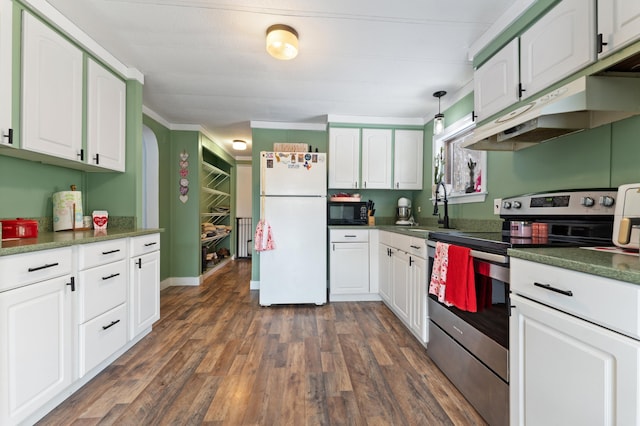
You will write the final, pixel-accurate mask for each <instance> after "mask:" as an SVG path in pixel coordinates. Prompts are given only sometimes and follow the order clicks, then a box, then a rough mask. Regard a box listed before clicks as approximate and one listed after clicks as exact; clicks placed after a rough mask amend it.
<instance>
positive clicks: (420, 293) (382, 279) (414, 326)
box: [378, 231, 428, 344]
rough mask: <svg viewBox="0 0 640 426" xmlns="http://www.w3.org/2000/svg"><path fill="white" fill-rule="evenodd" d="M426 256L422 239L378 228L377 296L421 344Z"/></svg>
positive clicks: (424, 327)
mask: <svg viewBox="0 0 640 426" xmlns="http://www.w3.org/2000/svg"><path fill="white" fill-rule="evenodd" d="M426 255H427V254H426V240H424V239H421V238H414V237H410V236H407V235H402V234H396V233H393V232H387V231H380V237H379V244H378V274H379V292H380V296H381V298H382V300H383V301H384V302H385V304H386V305H387V306H388V307H389V308H390V309H391V310H392V311H393V312H394V313H395V314H396V316H397V317H398V318H400V320H402V322H404V324H405V325H406V326H407V328H409V330H411V332H412V333H413V334H414V335H415V336H416V337H417V338H418V339H419V340H420V342H421V343H422V344H426V343H427V341H428V332H427V325H428V321H427V319H428V312H427V259H426Z"/></svg>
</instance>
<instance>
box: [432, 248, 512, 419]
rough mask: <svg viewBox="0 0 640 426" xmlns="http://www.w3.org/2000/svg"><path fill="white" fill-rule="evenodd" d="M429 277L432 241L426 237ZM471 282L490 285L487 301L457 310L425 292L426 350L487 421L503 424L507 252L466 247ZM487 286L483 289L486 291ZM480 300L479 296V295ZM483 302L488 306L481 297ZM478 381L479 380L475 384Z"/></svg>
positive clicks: (505, 413) (506, 376) (505, 404)
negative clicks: (472, 275) (471, 265)
mask: <svg viewBox="0 0 640 426" xmlns="http://www.w3.org/2000/svg"><path fill="white" fill-rule="evenodd" d="M427 253H428V256H429V267H428V273H429V279H428V281H427V285H428V282H429V281H430V280H431V270H432V268H433V261H434V256H435V242H434V241H428V243H427ZM471 254H472V256H473V257H474V270H475V271H476V277H475V279H476V283H482V284H483V285H484V286H486V285H490V290H491V296H490V307H487V308H484V309H482V310H479V312H466V311H461V310H460V309H457V308H455V307H453V306H446V305H444V304H442V303H440V302H438V300H437V298H436V296H434V295H429V299H428V306H429V311H428V312H429V320H430V321H429V343H428V345H427V355H429V357H430V358H431V359H432V360H433V361H434V363H435V364H436V365H437V366H438V367H439V368H440V370H442V371H443V372H444V373H445V374H446V376H447V377H448V378H449V379H450V380H451V382H452V383H453V384H454V385H455V386H456V388H458V390H459V391H460V392H461V393H462V394H463V395H464V396H465V397H466V398H467V399H468V400H469V402H471V404H472V405H473V406H474V407H475V408H476V410H478V412H479V413H480V414H481V415H482V417H484V418H485V420H487V421H488V422H489V423H490V424H494V425H502V424H504V425H507V424H508V418H509V417H508V411H509V410H508V407H509V385H508V383H509V263H508V257H507V256H502V255H497V254H493V253H484V252H477V251H475V250H472V251H471ZM488 293H489V291H487V294H488ZM479 300H480V299H479ZM485 306H489V303H486V304H485ZM480 384H481V385H480Z"/></svg>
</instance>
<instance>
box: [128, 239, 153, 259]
mask: <svg viewBox="0 0 640 426" xmlns="http://www.w3.org/2000/svg"><path fill="white" fill-rule="evenodd" d="M130 248H131V253H130V255H131V257H134V256H140V255H143V254H145V253H151V252H152V251H157V250H160V234H150V235H143V236H140V237H134V238H131V243H130Z"/></svg>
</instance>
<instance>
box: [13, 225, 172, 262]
mask: <svg viewBox="0 0 640 426" xmlns="http://www.w3.org/2000/svg"><path fill="white" fill-rule="evenodd" d="M163 231H164V230H163V229H131V228H128V229H127V228H123V229H118V228H113V229H107V230H106V231H94V230H93V229H92V230H89V231H58V232H39V233H38V238H24V239H18V240H5V241H2V243H0V256H8V255H11V254H20V253H29V252H33V251H38V250H47V249H53V248H60V247H67V246H72V245H76V244H89V243H95V242H98V241H106V240H114V239H117V238H127V237H137V236H140V235H147V234H155V233H158V232H163Z"/></svg>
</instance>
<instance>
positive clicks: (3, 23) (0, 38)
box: [0, 0, 13, 146]
mask: <svg viewBox="0 0 640 426" xmlns="http://www.w3.org/2000/svg"><path fill="white" fill-rule="evenodd" d="M12 7H13V2H12V1H10V0H0V58H10V57H11V55H12V49H11V45H12V44H11V43H12V41H11V40H12V29H13V25H12V13H11V10H12ZM12 93H13V91H12V86H11V61H6V60H3V61H0V145H9V146H11V145H13V140H12V139H13V138H12V137H11V138H10V137H9V131H10V129H11V99H12Z"/></svg>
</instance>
